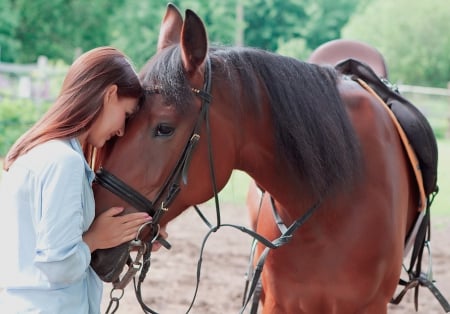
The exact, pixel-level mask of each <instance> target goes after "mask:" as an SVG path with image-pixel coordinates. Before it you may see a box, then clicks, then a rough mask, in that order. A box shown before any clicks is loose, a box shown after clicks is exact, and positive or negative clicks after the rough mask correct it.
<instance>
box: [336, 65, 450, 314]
mask: <svg viewBox="0 0 450 314" xmlns="http://www.w3.org/2000/svg"><path fill="white" fill-rule="evenodd" d="M335 68H336V70H337V71H338V72H340V73H342V74H343V75H348V76H350V77H351V78H352V79H354V80H355V81H358V83H359V84H360V85H361V86H363V87H365V88H366V89H367V90H369V91H370V92H373V93H374V94H375V95H374V96H376V97H377V98H380V99H381V100H382V101H383V102H384V105H385V107H386V108H388V109H387V110H390V111H391V112H392V113H393V115H394V116H395V117H394V118H395V120H396V121H394V123H395V124H396V125H397V126H398V128H401V130H399V134H400V137H402V141H403V142H405V140H406V141H407V143H406V144H407V145H406V144H405V149H406V151H407V153H408V156H409V158H410V160H411V155H410V150H412V151H413V152H412V155H415V156H414V165H418V168H419V169H414V172H415V174H416V178H417V180H418V181H419V179H421V181H422V182H423V185H422V187H420V186H419V191H420V194H422V196H424V195H423V194H425V197H426V204H422V205H425V210H424V211H422V214H421V215H419V216H418V218H417V220H416V223H415V227H414V228H413V231H411V232H410V234H409V236H408V238H407V241H406V245H405V247H406V250H405V251H406V252H407V251H409V249H408V247H409V246H410V245H411V246H412V253H411V256H410V263H409V267H408V268H407V270H406V272H407V273H408V279H407V280H403V279H401V278H400V280H399V285H401V286H404V288H403V289H402V290H401V291H400V293H399V294H398V295H397V296H395V297H393V298H392V299H391V301H390V303H392V304H399V303H400V301H401V300H402V299H403V297H404V296H405V294H406V293H407V291H408V290H409V289H414V290H415V293H414V305H415V309H416V312H417V311H418V293H419V287H421V286H423V287H427V288H428V289H429V290H430V291H431V293H432V294H433V295H434V296H435V297H436V299H437V300H438V301H439V303H440V304H441V306H442V308H443V309H444V311H445V312H446V313H449V312H450V304H449V302H448V301H447V300H446V298H445V297H444V296H443V295H442V293H441V292H440V291H439V289H438V288H437V287H436V286H435V285H434V280H433V279H432V274H431V265H429V269H428V272H427V273H424V272H423V271H422V257H423V253H424V249H425V248H427V250H428V254H429V255H430V256H431V252H430V247H429V242H430V229H431V224H430V207H431V203H432V202H433V199H434V196H435V195H436V194H437V193H438V186H437V160H438V149H437V142H436V137H435V136H434V133H433V130H432V128H431V126H430V124H429V123H428V121H427V119H426V118H425V116H424V115H423V114H422V113H421V112H420V111H419V110H418V109H417V108H416V107H415V106H414V105H413V104H412V103H411V102H409V101H408V100H406V99H405V98H404V97H403V96H401V95H400V93H399V92H398V90H397V89H396V88H393V86H392V84H390V83H389V82H388V81H387V80H385V79H380V78H379V77H378V76H377V75H376V74H375V72H374V71H373V70H372V69H371V68H370V67H369V66H368V65H366V64H364V63H362V62H360V61H357V60H355V59H347V60H344V61H342V62H340V63H338V64H337V65H336V66H335ZM391 117H392V115H391ZM405 137H406V139H405ZM415 167H416V166H415ZM418 183H419V185H420V182H418Z"/></svg>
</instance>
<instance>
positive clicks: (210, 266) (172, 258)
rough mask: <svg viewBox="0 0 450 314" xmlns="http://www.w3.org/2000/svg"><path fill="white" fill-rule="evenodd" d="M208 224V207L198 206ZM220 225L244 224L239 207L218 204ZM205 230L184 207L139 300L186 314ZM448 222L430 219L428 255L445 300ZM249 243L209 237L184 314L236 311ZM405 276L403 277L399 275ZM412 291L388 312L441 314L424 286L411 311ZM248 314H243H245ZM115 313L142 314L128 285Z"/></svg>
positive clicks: (242, 238) (236, 234)
mask: <svg viewBox="0 0 450 314" xmlns="http://www.w3.org/2000/svg"><path fill="white" fill-rule="evenodd" d="M201 208H202V210H204V211H205V212H207V213H208V216H209V217H210V218H211V221H214V217H215V216H214V208H213V207H211V206H206V205H204V206H202V207H201ZM221 212H222V223H234V224H241V225H247V222H248V220H247V213H246V211H245V208H244V207H243V205H226V206H222V210H221ZM207 231H208V229H207V227H206V225H204V223H203V222H202V221H201V219H200V218H199V217H198V215H197V214H196V212H195V211H194V209H193V208H190V209H188V210H187V211H186V212H185V213H183V214H182V215H181V216H180V217H178V218H177V219H176V220H174V221H173V222H172V223H171V224H170V225H169V226H168V232H169V240H170V242H171V244H172V249H171V250H170V251H167V250H164V249H162V250H161V251H160V252H157V253H155V254H153V257H152V266H151V269H150V272H149V274H148V276H147V278H146V281H145V282H144V284H143V287H142V290H143V298H144V300H145V302H146V304H147V305H149V306H150V307H151V308H152V309H153V310H155V311H157V312H158V313H160V314H178V313H186V311H187V309H188V308H189V305H190V303H191V300H192V298H193V295H194V291H195V282H196V267H197V261H198V257H199V250H200V246H201V243H202V240H203V237H204V236H205V234H206V232H207ZM449 239H450V219H445V220H443V219H436V220H433V229H432V241H431V244H432V253H433V254H432V257H433V274H434V279H435V280H436V285H437V287H438V288H439V289H440V291H441V292H442V293H443V294H444V296H445V297H446V298H447V299H448V300H450V271H449V266H450V245H449V244H450V243H449ZM250 243H251V239H250V237H249V236H247V235H246V234H244V233H242V232H241V231H238V230H236V229H231V228H227V227H224V228H222V229H219V231H218V232H217V233H215V234H212V235H211V237H210V238H209V240H208V242H207V244H206V247H205V251H204V256H203V263H202V268H201V281H200V287H199V290H198V294H197V298H196V300H195V303H194V306H193V307H192V309H191V311H190V312H189V313H193V314H223V313H239V310H240V308H241V303H242V296H243V291H244V285H245V273H246V270H247V267H248V256H249V251H250ZM404 278H406V277H404ZM110 290H111V285H110V284H105V286H104V299H103V306H102V310H103V311H105V310H106V308H107V305H108V301H109V292H110ZM413 302H414V301H413V293H412V292H408V294H407V295H406V296H405V298H404V299H403V301H402V303H401V304H400V305H398V306H389V313H392V314H405V313H422V314H438V313H444V310H443V309H442V308H441V306H440V305H439V303H438V302H437V300H436V299H435V298H434V296H433V295H432V294H431V293H430V292H429V291H428V289H426V288H421V289H420V293H419V311H418V312H415V310H414V303H413ZM247 312H248V311H247ZM116 313H124V314H133V313H142V310H141V309H140V307H139V304H138V302H137V300H136V297H135V295H134V290H133V287H132V283H130V285H129V286H128V287H127V288H126V289H125V294H124V297H123V298H122V300H121V301H120V304H119V308H118V310H117V312H116Z"/></svg>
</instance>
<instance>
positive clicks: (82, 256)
mask: <svg viewBox="0 0 450 314" xmlns="http://www.w3.org/2000/svg"><path fill="white" fill-rule="evenodd" d="M81 158H82V157H81V156H79V155H68V156H64V158H60V159H59V160H57V161H56V162H53V163H52V164H51V165H49V166H48V167H47V168H46V169H45V171H43V173H42V176H41V180H40V204H37V206H38V207H40V208H41V215H40V217H39V220H38V221H37V239H36V251H35V252H36V253H35V258H34V261H35V264H36V266H37V267H38V268H39V269H40V270H41V271H42V273H43V275H45V276H46V279H47V280H48V282H49V283H50V284H59V285H60V284H70V283H72V282H75V281H78V280H80V279H81V278H82V276H83V275H84V274H85V273H86V270H87V268H88V267H89V263H90V259H91V254H90V250H89V247H88V246H87V244H86V243H85V242H84V241H83V238H82V235H83V205H82V199H83V197H82V191H83V180H86V179H85V178H84V163H83V162H84V161H83V160H82V159H81Z"/></svg>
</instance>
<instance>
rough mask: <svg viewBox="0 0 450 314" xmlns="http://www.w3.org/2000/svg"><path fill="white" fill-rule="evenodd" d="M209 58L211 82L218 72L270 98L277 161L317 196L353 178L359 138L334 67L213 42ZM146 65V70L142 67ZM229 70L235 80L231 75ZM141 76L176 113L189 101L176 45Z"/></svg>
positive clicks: (254, 96) (357, 170)
mask: <svg viewBox="0 0 450 314" xmlns="http://www.w3.org/2000/svg"><path fill="white" fill-rule="evenodd" d="M209 57H210V59H211V64H212V72H213V73H212V76H213V80H214V79H217V76H218V74H220V75H222V76H225V77H227V78H228V79H227V82H228V84H234V85H235V86H232V88H234V89H235V90H238V88H242V87H241V86H244V87H245V88H244V89H243V91H242V92H244V93H247V95H246V96H248V97H249V98H251V99H256V100H258V99H261V97H262V93H265V94H266V96H268V97H269V99H270V105H271V110H272V115H273V121H274V134H275V137H276V143H277V145H278V147H277V151H278V152H279V153H280V154H281V156H280V159H282V160H281V162H283V163H285V162H287V163H288V164H289V166H290V168H291V169H292V171H293V172H294V173H295V174H296V175H298V176H301V177H302V178H303V179H304V180H306V182H307V183H308V184H309V186H310V187H311V191H312V192H313V193H314V194H315V195H316V196H318V197H323V196H324V195H325V194H329V193H332V192H334V191H336V190H337V189H339V188H348V187H349V186H351V184H352V183H354V182H355V181H354V180H355V179H356V178H357V177H358V176H359V174H360V167H361V156H360V147H359V141H358V139H357V137H356V134H355V132H354V129H353V127H352V124H351V122H350V120H349V118H348V116H347V114H346V111H345V106H344V104H343V102H342V100H341V97H340V94H339V91H338V89H337V86H336V84H337V80H338V79H339V77H338V74H337V72H336V71H335V70H334V69H333V68H331V67H325V66H318V65H315V64H310V63H306V62H302V61H300V60H297V59H294V58H289V57H284V56H280V55H277V54H274V53H270V52H267V51H264V50H260V49H254V48H241V47H219V46H215V47H211V48H210V51H209ZM149 67H151V71H147V70H148V69H149ZM233 73H237V74H234V75H239V78H236V77H234V78H232V76H233ZM141 77H142V79H143V83H144V86H150V87H152V86H153V87H154V86H158V88H160V90H161V93H162V94H163V95H164V96H165V99H166V102H167V103H168V104H169V103H170V104H172V105H174V106H176V107H178V110H180V111H184V110H187V106H189V104H191V103H192V101H193V97H194V96H193V93H192V92H191V89H190V86H189V83H188V81H187V79H186V77H185V75H184V72H183V67H182V64H181V57H180V48H179V46H173V47H171V48H169V49H166V50H164V51H163V52H161V53H160V54H157V55H156V56H155V57H154V58H153V59H152V60H150V62H149V64H147V65H146V67H145V68H144V69H143V71H142V72H141ZM261 85H262V86H261ZM213 103H214V100H213ZM236 103H238V102H236ZM256 103H259V102H258V101H256ZM252 110H254V111H258V110H260V108H252Z"/></svg>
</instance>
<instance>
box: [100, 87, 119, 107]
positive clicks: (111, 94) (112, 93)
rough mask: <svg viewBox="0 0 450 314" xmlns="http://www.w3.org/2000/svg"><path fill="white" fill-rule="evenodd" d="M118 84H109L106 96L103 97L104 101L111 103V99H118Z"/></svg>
mask: <svg viewBox="0 0 450 314" xmlns="http://www.w3.org/2000/svg"><path fill="white" fill-rule="evenodd" d="M117 98H118V97H117V85H116V84H112V85H110V86H108V88H107V89H106V93H105V96H104V97H103V103H105V104H107V103H110V102H111V101H115V100H117Z"/></svg>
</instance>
